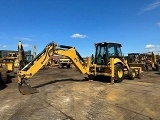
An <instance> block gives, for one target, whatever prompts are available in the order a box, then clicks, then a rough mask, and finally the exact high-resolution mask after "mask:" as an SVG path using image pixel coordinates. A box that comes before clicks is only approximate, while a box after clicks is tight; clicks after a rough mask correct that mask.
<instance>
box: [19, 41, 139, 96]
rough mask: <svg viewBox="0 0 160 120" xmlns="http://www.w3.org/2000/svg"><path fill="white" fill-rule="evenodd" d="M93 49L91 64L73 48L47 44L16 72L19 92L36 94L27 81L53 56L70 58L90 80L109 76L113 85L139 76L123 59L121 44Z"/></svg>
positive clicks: (96, 45) (52, 43)
mask: <svg viewBox="0 0 160 120" xmlns="http://www.w3.org/2000/svg"><path fill="white" fill-rule="evenodd" d="M95 48H96V51H95V57H94V61H92V62H91V57H88V58H87V62H86V61H85V60H83V58H82V57H81V55H80V54H79V53H78V52H77V51H76V49H75V48H74V47H71V46H65V45H59V46H58V45H57V44H56V43H54V42H51V43H49V44H48V45H47V46H46V47H45V48H44V50H43V51H42V52H41V53H39V54H38V55H37V56H36V57H35V58H34V59H33V60H32V61H31V62H30V63H28V64H27V65H26V66H25V67H24V68H22V69H21V70H20V71H19V72H18V88H19V91H20V92H21V93H22V94H24V95H26V94H32V93H35V92H38V91H37V90H36V89H35V88H32V87H31V86H30V84H29V82H28V81H27V79H29V78H31V77H32V76H33V75H34V74H36V73H37V72H38V70H39V69H40V68H41V67H42V66H43V65H45V64H46V63H47V62H48V60H49V58H50V57H51V56H53V55H54V54H55V55H62V56H66V57H68V58H70V60H71V62H72V63H73V65H74V66H75V67H76V68H77V69H78V70H79V72H80V73H82V74H86V75H88V77H89V78H90V79H92V78H94V77H98V76H109V77H111V82H112V83H114V80H115V81H116V82H121V81H122V80H123V79H124V77H125V76H129V77H130V78H131V79H134V78H135V77H136V76H137V75H139V74H140V73H139V68H130V67H129V66H128V64H127V62H126V61H125V60H124V59H123V57H122V52H121V44H118V43H107V42H102V43H97V44H95Z"/></svg>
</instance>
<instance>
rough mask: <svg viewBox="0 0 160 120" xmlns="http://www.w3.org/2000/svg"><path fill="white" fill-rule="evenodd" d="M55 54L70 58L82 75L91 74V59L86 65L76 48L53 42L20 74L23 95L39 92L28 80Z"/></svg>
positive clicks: (19, 84)
mask: <svg viewBox="0 0 160 120" xmlns="http://www.w3.org/2000/svg"><path fill="white" fill-rule="evenodd" d="M54 54H57V55H63V56H66V57H68V58H70V59H71V61H72V63H73V64H74V65H75V67H76V68H77V69H78V70H79V72H81V73H82V74H89V66H90V63H91V62H90V59H89V58H88V62H87V64H86V63H85V62H84V60H83V58H82V57H81V56H80V54H79V53H78V52H77V51H76V49H75V48H74V47H70V46H64V45H60V46H58V45H57V44H55V43H54V42H51V43H49V44H48V45H47V46H46V47H45V48H44V50H43V51H42V52H41V53H39V54H38V55H37V56H36V57H35V58H34V59H33V60H32V61H31V62H30V63H28V64H27V65H26V66H25V67H24V68H22V69H21V70H20V71H19V72H18V88H19V91H20V92H21V93H22V94H31V93H35V92H37V90H36V89H33V88H32V87H31V86H30V85H29V83H28V82H27V79H28V78H31V77H32V76H33V75H35V74H36V73H37V72H38V70H40V69H41V67H43V65H45V64H46V63H47V62H48V60H49V58H50V57H51V56H53V55H54Z"/></svg>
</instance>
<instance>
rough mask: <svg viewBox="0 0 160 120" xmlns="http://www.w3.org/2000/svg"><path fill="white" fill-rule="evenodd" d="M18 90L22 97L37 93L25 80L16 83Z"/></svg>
mask: <svg viewBox="0 0 160 120" xmlns="http://www.w3.org/2000/svg"><path fill="white" fill-rule="evenodd" d="M18 89H19V91H20V93H22V94H23V95H29V94H34V93H38V90H37V89H36V88H32V87H31V86H30V84H29V83H28V82H27V81H26V80H23V81H22V82H21V83H18Z"/></svg>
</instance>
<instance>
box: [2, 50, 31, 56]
mask: <svg viewBox="0 0 160 120" xmlns="http://www.w3.org/2000/svg"><path fill="white" fill-rule="evenodd" d="M9 53H15V54H16V55H18V51H14V50H0V58H2V57H6V56H8V54H9ZM25 54H28V55H31V54H32V53H31V50H28V51H25Z"/></svg>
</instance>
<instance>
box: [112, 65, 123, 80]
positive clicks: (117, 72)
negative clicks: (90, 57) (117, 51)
mask: <svg viewBox="0 0 160 120" xmlns="http://www.w3.org/2000/svg"><path fill="white" fill-rule="evenodd" d="M114 80H115V82H117V83H119V82H122V81H123V80H124V67H123V66H122V65H121V64H116V65H115V66H114Z"/></svg>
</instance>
